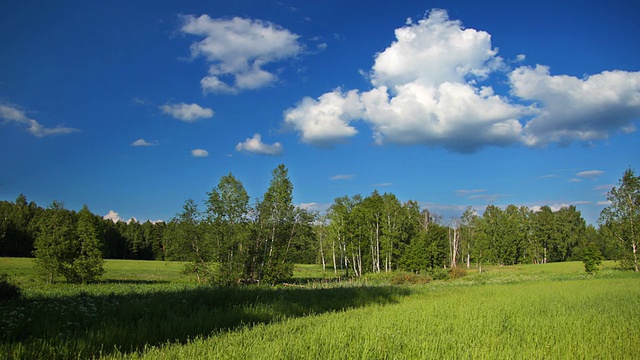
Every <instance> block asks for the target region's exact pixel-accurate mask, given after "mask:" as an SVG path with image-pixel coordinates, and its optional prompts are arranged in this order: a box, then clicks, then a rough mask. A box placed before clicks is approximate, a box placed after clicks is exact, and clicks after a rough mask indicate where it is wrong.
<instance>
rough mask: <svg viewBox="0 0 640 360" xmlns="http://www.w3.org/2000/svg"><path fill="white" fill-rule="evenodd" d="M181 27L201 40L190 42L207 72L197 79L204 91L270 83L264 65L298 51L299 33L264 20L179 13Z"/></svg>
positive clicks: (300, 47) (300, 49)
mask: <svg viewBox="0 0 640 360" xmlns="http://www.w3.org/2000/svg"><path fill="white" fill-rule="evenodd" d="M182 20H183V24H182V27H181V29H180V30H181V31H182V32H183V33H185V34H189V35H194V36H197V37H199V38H201V40H199V41H196V42H194V43H193V44H191V56H192V58H196V57H200V56H201V57H203V58H204V59H205V61H206V62H207V63H208V64H209V72H208V75H206V76H205V77H203V78H202V79H201V80H200V86H201V87H202V90H203V91H204V92H212V93H222V94H237V93H238V92H240V91H243V90H253V89H258V88H262V87H265V86H269V85H272V84H274V83H275V82H276V81H277V80H278V77H277V75H276V73H275V72H270V71H268V70H265V69H266V68H267V67H268V65H270V64H274V63H279V62H281V61H283V60H285V59H290V58H295V57H297V56H298V55H300V54H301V53H302V52H303V50H304V46H303V45H302V44H301V43H300V42H299V41H298V40H299V38H300V36H299V35H297V34H294V33H292V32H291V31H289V30H287V29H284V28H282V27H280V26H278V25H276V24H273V23H271V22H268V21H262V20H254V19H245V18H240V17H234V18H231V19H227V18H211V17H209V16H208V15H202V16H199V17H195V16H192V15H188V16H183V17H182Z"/></svg>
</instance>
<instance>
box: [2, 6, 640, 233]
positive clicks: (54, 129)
mask: <svg viewBox="0 0 640 360" xmlns="http://www.w3.org/2000/svg"><path fill="white" fill-rule="evenodd" d="M638 19H640V5H638V4H637V2H635V1H620V0H615V1H581V2H579V3H576V2H572V1H539V2H535V3H534V2H526V3H522V2H513V1H484V2H479V1H472V0H469V1H466V0H449V1H396V2H390V1H331V0H330V1H321V2H309V1H286V0H277V1H243V0H239V1H233V2H226V1H225V2H223V1H135V2H134V1H109V2H103V1H100V2H98V1H58V2H53V1H32V0H20V1H16V0H7V1H3V2H2V3H0V47H1V48H2V56H0V152H1V153H2V157H1V158H0V168H1V169H2V171H0V199H2V200H10V201H13V200H15V198H16V197H17V196H18V195H19V194H20V193H24V194H25V195H26V196H27V199H28V200H30V201H36V202H37V203H38V204H39V205H41V206H47V205H48V204H49V203H51V201H52V200H60V201H63V202H64V203H65V205H66V206H67V207H68V208H71V209H79V208H80V207H82V205H83V204H87V205H88V206H89V208H90V209H91V210H92V211H93V212H94V213H97V214H100V215H108V214H110V216H111V217H113V218H118V217H119V218H121V219H128V218H131V217H136V218H137V219H139V220H142V221H144V220H147V219H150V220H169V219H170V218H171V217H172V216H174V215H175V214H176V213H177V212H179V211H180V210H181V206H182V203H183V202H184V200H186V199H187V198H193V199H195V200H197V201H202V200H203V199H204V198H205V197H206V193H207V192H208V191H210V190H211V189H212V188H213V187H214V186H215V185H216V184H217V183H218V181H219V179H220V177H221V176H223V175H226V174H227V173H229V172H232V173H233V174H234V175H235V176H236V177H237V178H238V179H240V180H241V181H242V182H243V183H244V185H245V187H246V189H247V191H248V192H249V194H250V196H251V197H252V198H257V197H260V196H261V195H262V194H263V193H264V191H265V190H266V188H267V187H268V183H269V180H270V179H271V174H270V172H271V170H272V169H274V168H275V167H276V166H277V165H278V164H280V163H283V164H285V165H286V166H287V168H288V169H289V175H290V178H291V179H292V181H293V183H294V187H295V188H294V202H295V203H296V204H298V205H300V206H305V207H308V208H311V209H316V210H323V209H326V207H327V206H328V205H330V204H331V203H332V202H333V199H334V198H336V197H339V196H343V195H349V196H352V195H355V194H362V195H368V194H370V193H371V192H373V191H374V190H375V189H377V190H378V191H380V192H392V193H394V194H396V195H397V196H398V197H399V198H400V199H401V200H403V201H406V200H409V199H413V200H417V201H418V202H420V204H421V205H422V206H423V207H424V208H428V209H430V210H431V211H433V212H436V213H439V214H441V215H443V217H444V218H445V219H447V218H449V217H451V216H455V215H459V214H461V213H462V211H463V210H464V208H466V207H467V206H473V207H475V208H477V209H479V210H483V209H484V207H485V206H486V205H487V204H494V205H499V206H502V205H508V204H515V205H524V206H528V207H531V208H534V209H535V208H536V207H538V206H541V205H549V206H551V207H552V208H558V207H560V206H566V205H576V206H577V208H578V209H579V210H580V211H581V212H582V214H583V216H584V217H585V219H587V221H589V222H595V220H596V219H597V216H598V214H599V212H600V210H601V209H602V208H603V206H604V205H605V203H604V202H605V200H606V197H605V194H606V192H607V191H608V190H609V189H610V188H611V187H612V186H614V185H615V184H616V183H617V181H618V179H619V178H620V177H621V175H622V173H623V171H624V170H625V169H627V168H628V167H631V168H633V169H635V170H636V171H640V167H639V160H638V159H639V156H638V155H640V151H639V149H640V136H639V135H638V131H637V129H636V127H637V126H638V120H640V48H639V47H638V44H639V43H640V35H639V34H640V22H638Z"/></svg>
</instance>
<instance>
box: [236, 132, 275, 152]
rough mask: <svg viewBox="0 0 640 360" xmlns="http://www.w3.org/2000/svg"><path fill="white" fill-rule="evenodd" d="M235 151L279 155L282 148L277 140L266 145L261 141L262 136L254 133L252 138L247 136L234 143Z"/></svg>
mask: <svg viewBox="0 0 640 360" xmlns="http://www.w3.org/2000/svg"><path fill="white" fill-rule="evenodd" d="M236 151H239V152H241V151H246V152H251V153H255V154H263V155H280V154H282V151H283V148H282V144H280V143H279V142H276V143H274V144H273V145H267V144H265V143H263V142H262V136H261V135H260V134H254V135H253V137H252V138H247V139H246V140H245V141H244V142H239V143H238V145H236Z"/></svg>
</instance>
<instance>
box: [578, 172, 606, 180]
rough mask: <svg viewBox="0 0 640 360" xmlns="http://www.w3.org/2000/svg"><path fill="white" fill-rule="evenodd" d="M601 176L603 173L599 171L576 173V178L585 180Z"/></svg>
mask: <svg viewBox="0 0 640 360" xmlns="http://www.w3.org/2000/svg"><path fill="white" fill-rule="evenodd" d="M602 174H604V171H601V170H587V171H581V172H579V173H577V174H576V176H578V177H582V178H587V179H595V178H597V177H598V176H600V175H602Z"/></svg>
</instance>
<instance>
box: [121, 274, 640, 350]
mask: <svg viewBox="0 0 640 360" xmlns="http://www.w3.org/2000/svg"><path fill="white" fill-rule="evenodd" d="M413 289H414V293H413V295H410V296H408V297H404V298H402V299H401V300H400V301H398V302H392V303H386V304H380V303H374V304H370V305H369V306H366V307H359V308H354V309H352V310H349V311H346V312H334V313H324V314H319V315H316V316H309V317H305V318H290V319H286V320H285V321H282V322H279V323H274V324H265V325H258V326H255V327H251V328H242V329H239V330H238V331H233V332H224V333H221V334H219V335H217V336H212V337H209V338H206V337H198V338H196V339H193V340H192V341H190V342H189V344H186V345H177V344H168V345H166V346H163V347H155V348H149V349H147V350H146V351H145V352H144V353H141V354H129V355H126V354H113V357H114V358H142V359H301V358H304V359H544V358H552V359H574V358H575V359H632V358H637V354H638V352H637V344H638V341H639V340H640V335H638V332H637V329H638V327H639V326H640V310H639V309H640V278H639V277H637V276H636V277H633V278H622V279H604V278H600V279H598V278H586V279H574V280H568V281H536V282H529V283H519V284H494V285H485V286H463V287H460V286H439V287H431V286H424V287H414V288H413Z"/></svg>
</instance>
